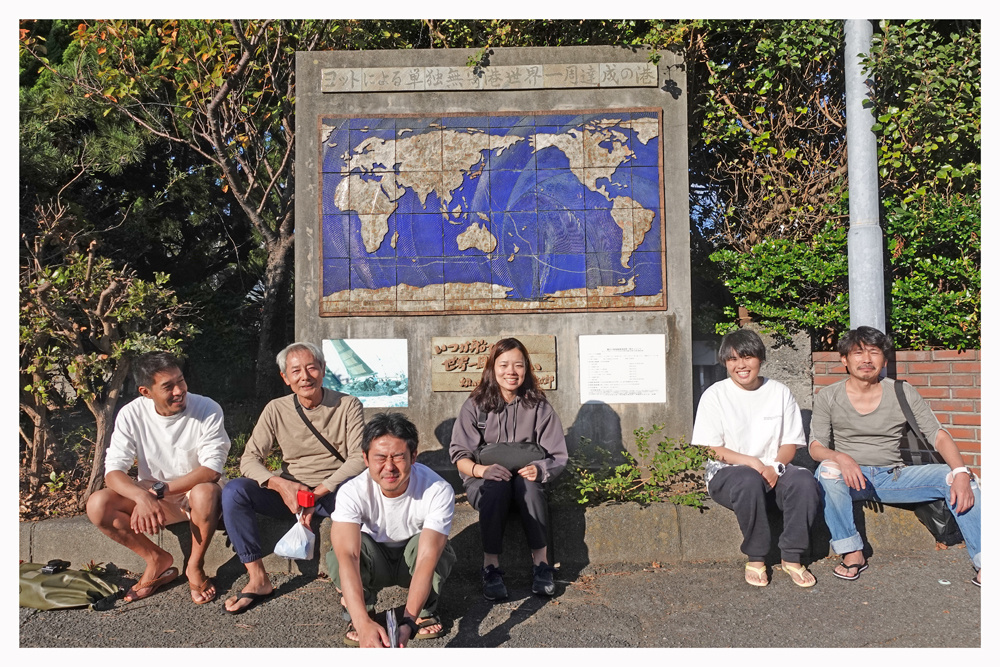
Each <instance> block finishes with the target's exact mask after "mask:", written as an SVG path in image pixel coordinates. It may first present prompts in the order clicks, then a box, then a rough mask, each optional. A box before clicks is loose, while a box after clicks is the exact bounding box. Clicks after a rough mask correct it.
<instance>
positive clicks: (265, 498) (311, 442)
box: [222, 342, 365, 614]
mask: <svg viewBox="0 0 1000 667" xmlns="http://www.w3.org/2000/svg"><path fill="white" fill-rule="evenodd" d="M278 368H280V369H281V377H282V379H283V380H284V381H285V384H287V385H288V386H289V387H291V389H292V392H293V393H292V395H290V396H283V397H281V398H276V399H275V400H273V401H271V402H270V403H268V404H267V405H266V406H265V407H264V411H263V412H262V413H261V415H260V419H259V420H257V425H256V426H255V427H254V430H253V433H252V434H251V436H250V440H249V441H248V442H247V445H246V449H245V450H244V452H243V457H242V459H240V470H241V471H242V473H243V477H241V478H239V479H235V480H232V481H231V482H230V483H229V484H227V485H226V488H225V489H223V493H222V516H223V520H224V521H225V524H226V532H227V533H229V539H230V540H232V543H233V549H234V550H235V551H236V555H237V556H239V559H240V562H242V563H243V564H244V565H245V566H246V568H247V573H248V574H249V575H250V581H249V582H248V583H247V585H246V586H245V587H244V588H243V591H242V592H241V593H240V594H239V595H237V596H233V597H230V598H229V599H228V600H226V603H225V605H226V611H227V612H229V613H233V614H240V613H243V612H244V611H246V610H247V609H249V608H251V607H253V606H254V605H256V604H257V603H258V602H260V601H261V600H263V599H265V598H267V597H269V596H270V595H271V594H272V593H273V592H274V587H273V586H272V585H271V580H270V579H269V578H268V576H267V571H266V570H265V569H264V564H263V561H262V558H263V553H262V552H261V546H260V537H259V533H258V528H257V514H266V515H268V516H272V517H276V518H279V519H288V518H294V517H295V515H296V514H297V513H298V512H299V510H300V509H301V510H302V516H301V519H300V521H301V523H302V524H303V525H305V526H306V527H307V528H310V530H312V526H311V524H312V522H313V520H314V518H315V519H319V518H321V517H325V516H330V515H331V514H332V513H333V507H334V498H335V495H336V491H337V487H338V486H340V484H341V483H343V482H345V481H346V480H348V479H350V478H351V477H354V476H355V475H357V474H359V473H361V472H362V471H364V470H365V462H364V459H363V457H362V453H361V432H362V429H363V428H364V412H363V410H362V408H361V402H360V401H358V399H357V398H354V397H353V396H348V395H347V394H341V393H340V392H336V391H333V390H331V389H324V388H323V375H324V373H325V371H326V361H325V359H324V358H323V353H322V352H321V351H320V350H319V348H317V347H316V346H315V345H313V344H312V343H301V342H300V343H292V344H291V345H289V346H288V347H286V348H285V349H284V350H282V351H281V352H279V353H278ZM299 407H301V408H302V409H301V410H299V409H298V408H299ZM305 420H308V421H309V423H310V424H311V425H312V427H313V428H315V430H316V431H317V432H318V433H319V434H320V435H322V436H323V438H325V439H326V441H327V443H329V445H330V446H332V448H333V449H330V448H328V447H327V445H325V444H324V443H323V442H321V440H320V438H319V437H317V435H316V434H315V433H314V432H313V430H312V429H311V428H310V427H309V425H307V424H306V422H305ZM275 443H277V445H278V446H279V447H280V448H281V455H282V459H283V461H284V463H283V464H282V470H281V473H280V474H275V473H273V472H271V471H270V470H268V469H267V466H266V465H264V461H265V459H266V458H267V456H268V454H269V453H270V452H271V449H272V448H273V447H274V445H275ZM334 450H335V451H336V453H334ZM300 489H305V490H308V491H312V492H313V493H314V494H315V498H316V504H315V506H314V507H310V508H301V507H300V506H299V503H298V500H297V494H298V492H299V490H300ZM313 532H315V531H313Z"/></svg>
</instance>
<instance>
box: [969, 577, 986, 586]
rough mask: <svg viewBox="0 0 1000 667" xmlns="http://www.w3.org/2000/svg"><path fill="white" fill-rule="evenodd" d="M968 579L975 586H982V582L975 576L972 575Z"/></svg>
mask: <svg viewBox="0 0 1000 667" xmlns="http://www.w3.org/2000/svg"><path fill="white" fill-rule="evenodd" d="M969 581H971V582H972V585H973V586H975V587H976V588H982V587H983V582H981V581H979V580H978V579H976V578H975V577H973V578H972V579H969Z"/></svg>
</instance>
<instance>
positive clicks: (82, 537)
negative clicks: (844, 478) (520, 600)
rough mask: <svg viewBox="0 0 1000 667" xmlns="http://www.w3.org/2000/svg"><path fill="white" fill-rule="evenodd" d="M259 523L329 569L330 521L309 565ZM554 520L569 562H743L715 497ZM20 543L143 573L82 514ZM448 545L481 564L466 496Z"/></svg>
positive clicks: (172, 531)
mask: <svg viewBox="0 0 1000 667" xmlns="http://www.w3.org/2000/svg"><path fill="white" fill-rule="evenodd" d="M856 509H857V511H858V513H859V514H860V515H861V516H860V517H859V518H861V517H863V524H864V529H863V530H862V533H863V534H867V541H868V543H869V544H870V545H871V548H872V549H873V550H874V551H875V553H880V552H881V553H885V552H900V551H914V550H920V549H933V548H934V539H933V537H931V534H930V533H929V532H928V531H927V529H926V528H924V526H923V525H922V524H921V523H920V522H919V521H918V520H917V518H916V517H915V516H914V514H913V512H912V511H910V510H907V509H900V508H896V507H888V506H879V507H877V508H876V507H867V508H864V509H862V507H861V505H856ZM259 520H260V528H261V537H262V541H263V546H264V548H265V553H268V554H269V555H268V556H266V557H265V558H264V564H265V567H267V569H268V571H269V572H284V573H290V574H306V575H315V574H317V573H319V572H324V573H325V572H326V553H327V552H328V551H329V550H330V549H331V545H330V520H329V519H324V520H323V523H322V524H321V526H320V529H319V534H318V535H317V537H318V541H319V549H318V554H317V555H316V556H315V557H314V558H313V560H311V561H289V560H287V559H285V558H280V557H278V556H275V555H273V554H271V553H270V551H271V550H272V549H273V548H274V545H275V544H276V543H277V542H278V540H279V539H281V536H282V535H284V534H285V532H286V531H287V530H288V529H289V528H290V527H291V525H292V524H291V522H281V521H277V520H275V519H271V518H268V517H259ZM552 526H553V542H554V550H555V554H554V560H555V561H556V562H559V563H562V564H563V565H571V566H573V567H574V568H576V567H583V566H586V565H610V564H614V563H644V562H652V561H660V562H666V563H670V562H680V561H696V560H738V559H741V558H743V555H742V554H741V553H740V551H739V545H740V542H741V541H742V537H741V535H740V531H739V527H738V525H737V523H736V517H735V515H734V514H733V513H732V512H730V511H728V510H726V509H725V508H723V507H721V506H719V505H716V504H715V503H712V502H709V503H708V509H706V510H698V509H695V508H693V507H683V506H675V505H671V504H669V503H659V504H654V505H649V506H640V505H637V504H635V503H622V504H608V505H601V506H599V507H590V508H583V507H568V506H555V507H553V508H552ZM859 529H861V523H860V522H859ZM19 539H20V545H19V554H20V556H19V557H20V558H21V559H22V560H26V561H31V562H36V563H44V562H45V561H47V560H49V559H52V558H62V559H65V560H68V561H70V562H71V563H73V567H80V566H81V565H83V564H85V563H87V562H89V561H91V560H94V561H98V562H104V563H114V564H115V565H116V566H118V567H119V568H124V569H128V570H131V571H133V572H141V571H142V569H143V567H144V566H143V562H142V560H141V559H140V558H139V557H138V556H136V555H135V554H134V553H132V552H131V551H129V550H128V549H126V548H125V547H122V546H120V545H118V544H116V543H114V542H112V541H111V540H109V539H108V538H107V537H105V536H104V535H102V534H101V532H100V531H98V530H97V528H95V527H94V526H93V525H91V523H90V521H89V520H88V519H87V517H86V516H78V517H72V518H68V519H49V520H48V521H40V522H36V523H21V524H20V526H19ZM157 541H158V544H159V545H160V546H161V547H162V548H164V549H166V550H167V551H169V552H170V553H171V554H173V556H174V560H175V562H176V563H178V564H180V563H183V562H184V560H185V559H186V558H187V556H188V555H189V554H190V549H191V546H190V545H191V537H190V532H189V529H188V525H187V524H177V525H174V526H170V527H169V528H168V529H167V530H166V531H163V532H162V533H160V534H159V535H158V536H157ZM451 542H452V546H453V547H454V549H455V551H456V553H457V554H458V557H459V560H460V561H467V562H470V563H476V564H477V566H478V564H479V563H480V559H481V557H482V541H481V538H480V535H479V523H478V514H477V512H476V511H475V510H473V509H472V508H471V507H470V506H469V504H468V503H466V502H462V503H459V504H458V505H457V506H456V507H455V518H454V520H453V522H452V531H451ZM528 551H529V550H528V545H527V543H526V542H525V539H524V532H523V530H522V529H521V525H520V521H519V519H518V518H517V517H516V516H511V518H510V520H509V521H508V523H507V532H506V535H505V538H504V553H506V554H508V556H507V557H505V559H504V567H505V568H511V569H518V568H521V567H524V568H527V566H528V564H529V563H530V560H529V559H528V558H527V555H528ZM510 554H513V555H514V556H513V557H511V556H510ZM519 554H523V555H524V557H520V556H519ZM828 555H830V551H829V533H828V532H827V530H826V526H825V525H823V523H822V519H820V521H819V525H818V526H815V529H814V531H813V536H812V557H813V559H818V558H823V557H826V556H828ZM521 561H524V562H523V563H522V562H521ZM205 565H206V570H207V571H208V573H209V574H214V573H215V572H217V571H218V569H219V568H221V567H223V566H225V567H227V568H228V567H235V568H239V570H240V571H242V565H241V564H240V563H239V559H238V558H237V557H236V555H235V553H234V552H233V549H232V546H231V545H230V542H229V539H228V536H227V535H226V533H225V532H224V531H222V530H219V531H218V532H217V533H216V535H215V537H214V538H213V540H212V544H211V546H210V548H209V551H208V555H207V557H206V563H205Z"/></svg>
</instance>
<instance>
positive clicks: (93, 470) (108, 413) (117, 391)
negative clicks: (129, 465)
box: [79, 357, 132, 509]
mask: <svg viewBox="0 0 1000 667" xmlns="http://www.w3.org/2000/svg"><path fill="white" fill-rule="evenodd" d="M131 365H132V360H131V359H129V358H128V357H122V358H121V359H120V360H119V362H118V366H117V368H115V372H114V373H113V374H112V375H111V379H110V380H109V381H108V386H107V398H106V399H104V400H103V401H86V404H87V408H88V409H89V410H90V412H91V413H92V414H93V415H94V421H95V422H96V426H97V433H96V435H95V436H94V460H93V462H92V463H91V467H90V480H89V481H88V482H87V489H86V491H84V493H83V497H82V498H81V499H80V501H79V506H80V508H81V509H82V508H84V507H86V506H87V501H88V500H90V496H91V495H92V494H93V493H94V492H95V491H98V490H100V488H101V485H102V484H104V460H105V457H106V455H107V453H108V443H110V442H111V431H112V429H113V428H114V422H113V420H112V417H113V416H114V414H115V406H117V405H118V399H119V397H120V396H121V393H122V387H123V386H125V378H127V377H128V371H129V368H130V367H131Z"/></svg>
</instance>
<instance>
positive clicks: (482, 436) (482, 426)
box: [476, 408, 487, 447]
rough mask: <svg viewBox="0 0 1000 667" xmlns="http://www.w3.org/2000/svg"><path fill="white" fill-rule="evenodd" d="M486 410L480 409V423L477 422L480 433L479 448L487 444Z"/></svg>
mask: <svg viewBox="0 0 1000 667" xmlns="http://www.w3.org/2000/svg"><path fill="white" fill-rule="evenodd" d="M486 417H487V414H486V410H483V409H482V408H480V409H479V421H477V422H476V430H477V431H479V446H480V447H482V446H483V445H484V444H485V443H486Z"/></svg>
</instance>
